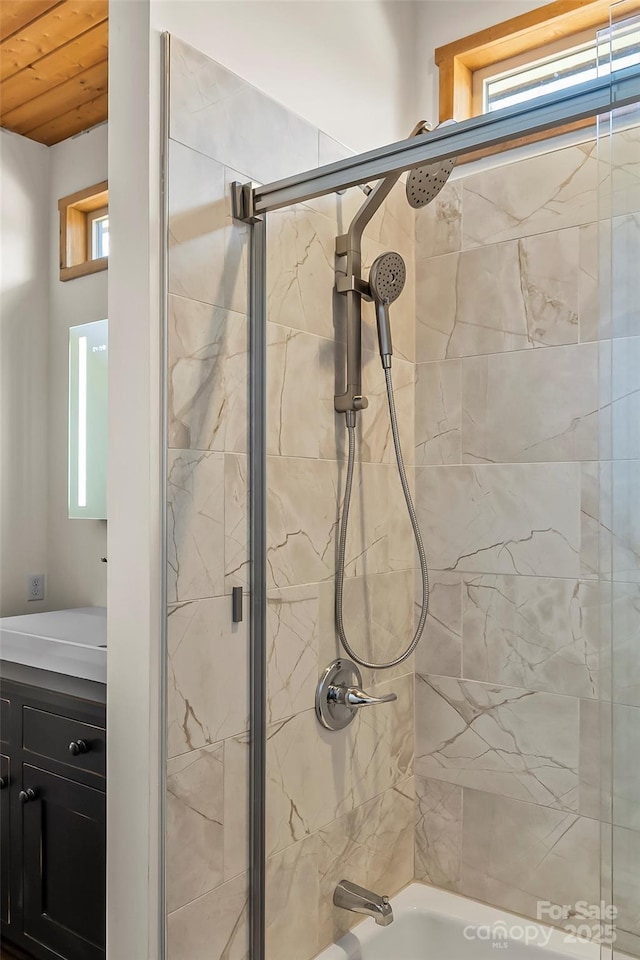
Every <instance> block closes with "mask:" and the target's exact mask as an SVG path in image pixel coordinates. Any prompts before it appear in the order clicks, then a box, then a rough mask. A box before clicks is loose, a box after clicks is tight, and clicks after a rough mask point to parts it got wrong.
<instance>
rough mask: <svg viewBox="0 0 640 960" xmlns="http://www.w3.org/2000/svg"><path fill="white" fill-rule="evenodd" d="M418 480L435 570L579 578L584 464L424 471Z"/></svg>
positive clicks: (421, 469)
mask: <svg viewBox="0 0 640 960" xmlns="http://www.w3.org/2000/svg"><path fill="white" fill-rule="evenodd" d="M416 474H417V509H418V518H419V520H420V523H421V526H422V533H423V537H424V540H425V543H426V544H427V547H428V551H429V557H430V561H431V566H432V567H433V569H434V570H457V571H467V572H471V573H474V572H481V573H520V574H525V575H534V576H554V577H575V576H577V575H578V573H579V544H580V530H579V524H580V467H579V465H578V464H572V463H537V464H533V463H532V464H500V465H493V464H486V465H480V466H473V467H472V466H441V467H418V468H417V469H416Z"/></svg>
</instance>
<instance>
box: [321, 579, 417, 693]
mask: <svg viewBox="0 0 640 960" xmlns="http://www.w3.org/2000/svg"><path fill="white" fill-rule="evenodd" d="M343 619H344V627H345V632H346V634H347V639H348V641H349V643H350V645H351V646H352V647H353V649H354V650H355V651H356V652H357V653H358V654H359V655H360V656H361V657H364V659H366V660H369V661H371V662H373V663H384V662H387V661H389V660H393V659H394V658H395V657H397V656H398V655H399V654H400V653H402V651H403V650H404V649H406V647H408V645H409V642H410V640H411V638H412V637H413V632H414V573H413V571H412V570H404V571H401V572H399V573H383V574H376V575H374V576H367V577H348V578H347V579H346V580H345V583H344V595H343ZM319 632H320V663H319V665H320V667H321V668H322V667H324V666H325V665H326V664H328V663H330V662H331V661H332V660H335V659H338V658H340V657H342V656H344V651H343V650H342V647H341V646H340V642H339V640H338V636H337V631H336V625H335V585H334V583H333V581H328V582H326V583H322V584H321V585H320V631H319ZM412 669H413V659H409V660H406V661H404V663H402V664H400V665H399V666H397V667H395V668H393V669H391V670H384V671H380V670H377V671H376V670H369V669H367V668H366V667H363V668H361V672H362V680H363V684H364V686H365V689H366V688H367V687H368V686H369V685H371V684H372V683H377V682H380V681H384V680H389V679H391V678H392V677H394V676H403V675H404V674H406V673H410V672H411V670H412Z"/></svg>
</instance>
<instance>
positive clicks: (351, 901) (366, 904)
mask: <svg viewBox="0 0 640 960" xmlns="http://www.w3.org/2000/svg"><path fill="white" fill-rule="evenodd" d="M333 902H334V904H335V906H336V907H341V908H342V909H343V910H351V912H352V913H361V914H362V915H363V916H365V917H373V919H374V920H375V922H376V923H377V924H378V926H380V927H388V926H389V924H390V923H393V910H392V909H391V903H390V902H389V897H381V896H380V895H379V894H377V893H373V892H372V891H371V890H365V888H364V887H359V886H357V885H356V884H355V883H351V882H350V881H349V880H341V881H340V883H339V884H338V886H337V887H336V889H335V890H334V893H333Z"/></svg>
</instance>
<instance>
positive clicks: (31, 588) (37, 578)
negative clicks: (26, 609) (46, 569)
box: [27, 573, 44, 600]
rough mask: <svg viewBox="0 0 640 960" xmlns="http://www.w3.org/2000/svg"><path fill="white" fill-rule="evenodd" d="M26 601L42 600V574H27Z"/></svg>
mask: <svg viewBox="0 0 640 960" xmlns="http://www.w3.org/2000/svg"><path fill="white" fill-rule="evenodd" d="M27 600H44V573H31V574H29V578H28V580H27Z"/></svg>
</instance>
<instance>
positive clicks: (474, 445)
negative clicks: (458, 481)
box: [462, 343, 598, 463]
mask: <svg viewBox="0 0 640 960" xmlns="http://www.w3.org/2000/svg"><path fill="white" fill-rule="evenodd" d="M462 398H463V399H462V407H463V409H462V459H463V461H464V462H465V463H473V462H475V461H479V462H481V463H484V462H489V463H521V462H526V463H530V462H535V461H549V460H564V461H566V460H596V459H597V458H598V346H597V344H595V343H594V344H591V343H588V344H580V345H575V346H567V347H555V348H554V349H552V350H551V349H549V350H521V351H518V352H516V353H505V354H496V355H494V356H488V357H474V358H468V359H465V360H463V361H462Z"/></svg>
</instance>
